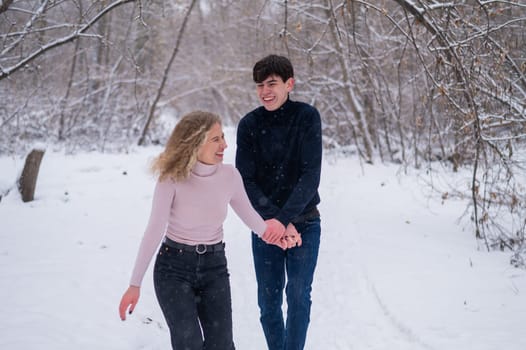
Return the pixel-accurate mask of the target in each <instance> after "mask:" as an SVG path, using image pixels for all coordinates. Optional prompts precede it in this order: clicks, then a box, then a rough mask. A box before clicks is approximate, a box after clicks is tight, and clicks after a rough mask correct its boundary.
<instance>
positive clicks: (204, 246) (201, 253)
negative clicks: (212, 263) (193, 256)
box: [195, 244, 206, 255]
mask: <svg viewBox="0 0 526 350" xmlns="http://www.w3.org/2000/svg"><path fill="white" fill-rule="evenodd" d="M200 247H202V248H203V249H199V248H200ZM195 252H196V253H197V254H199V255H203V254H204V253H206V244H198V245H196V246H195Z"/></svg>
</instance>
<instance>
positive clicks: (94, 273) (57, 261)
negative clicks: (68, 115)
mask: <svg viewBox="0 0 526 350" xmlns="http://www.w3.org/2000/svg"><path fill="white" fill-rule="evenodd" d="M225 132H226V134H227V141H228V142H229V144H230V148H229V149H227V157H226V162H228V163H232V162H233V158H234V153H235V151H234V148H235V147H234V145H235V140H234V135H235V133H234V130H233V129H229V128H227V129H225ZM159 151H160V148H153V147H150V148H141V149H137V150H134V151H133V152H131V153H130V154H120V155H115V154H113V155H109V154H98V153H88V154H86V153H85V154H78V155H76V156H67V155H64V154H63V153H61V152H52V151H51V150H48V151H47V152H46V154H45V156H44V159H43V162H42V166H41V169H40V176H39V179H38V184H37V191H36V200H35V201H33V202H30V203H22V202H21V200H20V198H19V196H18V194H17V192H16V191H15V190H12V191H11V192H10V193H9V195H8V196H6V197H4V198H3V199H2V201H1V202H0V280H1V288H0V302H1V306H0V309H1V310H2V313H1V317H0V349H5V350H31V349H45V350H66V349H67V350H71V349H75V350H84V349H86V350H88V349H89V350H92V349H104V350H113V349H115V350H116V349H126V350H130V349H131V350H138V349H150V350H153V349H159V350H160V349H169V348H170V345H169V336H168V329H167V327H166V325H165V323H164V319H163V317H162V314H161V312H160V309H159V306H158V305H157V301H156V299H155V296H154V292H153V283H152V282H151V270H152V266H150V268H149V270H148V273H147V275H146V276H145V283H144V286H143V288H142V296H141V300H140V302H139V304H138V307H137V308H136V311H135V312H134V314H133V315H131V317H128V319H127V321H125V322H122V321H121V320H120V319H119V317H118V313H117V307H118V303H119V300H120V297H121V295H122V293H123V291H124V290H125V288H126V287H127V284H128V281H129V277H130V273H131V269H132V266H133V263H134V259H135V255H136V252H137V248H138V245H139V242H140V239H141V237H142V233H143V230H144V228H145V225H146V220H147V218H148V215H149V209H150V201H151V195H152V191H153V186H154V179H153V177H152V176H151V175H149V173H148V170H147V169H148V162H149V161H150V159H151V158H152V157H153V156H154V155H156V154H157V153H158V152H159ZM22 166H23V159H21V158H16V159H14V158H9V157H0V193H2V192H3V190H5V189H6V188H7V187H9V186H11V185H12V183H13V182H14V180H15V178H16V176H17V173H18V172H19V171H20V170H21V168H22ZM418 179H419V177H418V176H417V175H416V174H415V175H412V174H409V175H407V174H404V173H403V172H400V169H399V168H398V167H397V166H393V165H389V166H387V165H375V166H371V165H363V166H362V165H360V162H359V161H358V159H356V158H341V157H337V156H331V155H326V156H325V159H324V163H323V174H322V182H321V187H320V194H321V197H322V203H321V205H320V211H321V213H322V244H321V248H320V257H319V262H318V268H317V271H316V275H315V282H314V286H313V296H312V297H313V307H312V315H311V326H310V330H309V335H308V339H307V345H306V349H310V350H319V349H331V350H335V349H344V350H350V349H357V350H364V349H386V350H393V349H401V350H413V349H414V350H416V349H437V350H462V349H477V350H493V349H497V348H499V349H506V350H522V349H526V337H524V329H525V326H526V271H524V270H521V269H515V268H513V267H511V266H510V265H509V263H508V262H509V257H510V253H509V252H504V253H499V252H494V253H487V252H485V251H484V249H482V247H479V246H478V244H477V242H476V241H475V239H474V238H473V234H472V233H471V231H470V226H469V224H468V223H467V222H465V221H460V223H459V220H458V219H459V217H460V215H461V214H462V212H463V211H464V207H465V203H461V202H458V201H454V200H446V201H445V202H444V203H443V204H442V202H441V200H440V198H429V197H428V196H427V195H426V191H425V190H423V189H422V188H421V187H419V186H420V181H419V180H418ZM224 227H225V241H226V242H227V254H228V258H229V267H230V272H231V284H232V293H233V308H234V315H233V317H234V335H235V341H236V347H237V349H247V350H252V349H254V350H259V349H261V350H263V349H265V348H266V347H265V340H264V338H263V335H262V331H261V328H260V325H259V320H258V317H259V315H258V309H257V304H256V282H255V277H254V273H253V265H252V258H251V252H250V236H249V231H248V229H247V228H246V227H244V225H243V224H242V223H241V221H240V220H239V219H238V218H237V217H236V216H235V215H234V214H233V213H231V214H230V215H229V217H228V219H227V221H226V222H225V226H224Z"/></svg>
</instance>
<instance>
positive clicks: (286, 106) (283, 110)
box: [263, 97, 292, 117]
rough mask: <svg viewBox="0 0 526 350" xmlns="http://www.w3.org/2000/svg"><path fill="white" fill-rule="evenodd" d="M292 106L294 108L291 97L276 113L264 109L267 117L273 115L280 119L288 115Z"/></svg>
mask: <svg viewBox="0 0 526 350" xmlns="http://www.w3.org/2000/svg"><path fill="white" fill-rule="evenodd" d="M291 106H292V102H291V101H290V97H287V100H286V101H285V103H283V104H282V105H281V106H280V107H279V108H278V109H276V110H274V111H267V110H266V109H265V108H264V107H263V109H264V112H265V113H266V114H267V115H273V116H276V117H280V116H282V115H287V114H288V112H289V111H290V109H291Z"/></svg>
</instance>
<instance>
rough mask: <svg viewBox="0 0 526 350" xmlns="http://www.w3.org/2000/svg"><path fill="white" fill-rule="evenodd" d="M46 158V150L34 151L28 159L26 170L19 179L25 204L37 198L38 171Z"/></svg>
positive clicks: (19, 186)
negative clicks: (43, 158)
mask: <svg viewBox="0 0 526 350" xmlns="http://www.w3.org/2000/svg"><path fill="white" fill-rule="evenodd" d="M42 157H44V150H41V149H33V150H32V151H31V152H30V153H29V154H28V155H27V157H26V162H25V164H24V170H22V174H21V175H20V178H19V179H18V190H19V191H20V194H21V195H22V201H23V202H30V201H32V200H33V199H34V197H35V188H36V185H37V177H38V171H39V169H40V163H41V162H42Z"/></svg>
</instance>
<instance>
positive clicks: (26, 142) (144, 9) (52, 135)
mask: <svg viewBox="0 0 526 350" xmlns="http://www.w3.org/2000/svg"><path fill="white" fill-rule="evenodd" d="M268 53H278V54H283V55H287V56H288V57H289V58H290V59H291V61H292V62H293V64H294V67H295V75H296V81H297V83H296V88H295V91H294V93H293V98H294V99H297V100H302V101H306V102H309V103H311V104H313V105H315V106H316V107H317V108H318V110H319V111H320V113H321V116H322V120H323V134H324V147H325V149H326V151H335V152H341V153H344V154H349V155H356V156H358V157H359V158H360V160H361V161H363V162H366V163H371V164H375V163H382V162H384V163H386V162H396V163H398V164H400V165H401V166H402V167H403V168H409V167H411V168H419V169H424V170H425V169H426V167H427V166H428V165H429V164H430V163H432V162H435V163H440V164H442V165H443V166H444V167H447V168H449V169H451V171H453V172H456V171H459V170H461V169H462V170H466V169H467V170H469V172H470V174H471V175H470V179H471V180H470V185H469V187H465V186H464V185H457V184H455V183H451V186H450V187H451V188H450V190H449V191H447V192H444V191H442V192H441V193H437V194H436V195H439V196H442V198H443V200H447V199H448V198H451V197H457V198H463V199H464V200H465V202H466V212H465V213H464V215H467V216H469V218H470V220H471V222H472V226H473V229H472V231H473V236H474V239H478V240H480V241H481V242H483V244H484V245H485V246H486V248H487V250H494V249H502V250H508V251H510V252H511V254H510V256H511V263H512V264H514V265H515V266H523V267H524V266H525V259H526V244H525V230H526V210H525V209H526V203H525V198H526V189H525V185H524V184H525V174H526V171H525V169H524V167H525V164H526V153H525V151H524V143H525V139H526V2H525V1H524V0H509V1H504V0H502V1H498V0H495V1H491V0H486V1H482V0H451V1H433V0H311V1H297V0H296V1H295V0H288V1H287V0H279V1H278V0H253V1H232V0H217V1H212V0H186V1H179V0H177V1H176V0H172V1H165V0H141V1H140V0H136V1H132V0H111V1H110V0H100V1H95V0H90V1H88V0H0V97H1V103H0V139H1V140H2V141H1V142H0V155H24V154H25V153H26V152H28V151H29V150H30V149H31V148H32V147H33V146H34V145H35V143H36V142H38V143H44V144H47V145H50V144H51V145H56V146H58V147H62V148H63V149H65V150H66V152H68V153H75V152H77V151H80V150H83V151H84V150H93V151H97V152H125V151H127V150H128V149H129V148H130V147H132V146H135V145H148V144H158V143H162V142H164V140H165V138H166V136H167V134H168V133H169V132H170V131H171V128H172V126H173V125H174V118H173V116H175V117H177V116H180V115H182V114H184V113H186V112H189V111H191V110H194V109H196V108H199V109H206V110H211V111H215V112H216V113H218V114H220V115H221V116H222V117H223V118H224V120H225V124H227V125H232V126H235V125H236V123H237V122H238V120H239V119H240V118H241V117H242V116H243V115H244V114H245V113H246V112H247V111H249V110H251V109H252V108H254V107H255V106H256V105H257V104H258V102H257V97H256V95H255V93H254V87H253V82H252V80H251V68H252V65H253V64H254V62H255V61H256V60H258V59H259V58H261V57H263V56H264V55H266V54H268ZM429 186H430V188H431V189H432V188H433V185H432V181H430V182H429ZM3 195H5V193H0V199H1V197H2V196H3ZM460 215H462V213H459V216H460Z"/></svg>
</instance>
